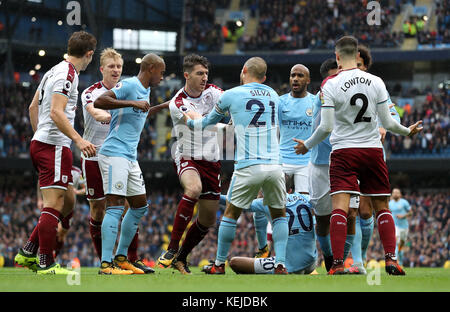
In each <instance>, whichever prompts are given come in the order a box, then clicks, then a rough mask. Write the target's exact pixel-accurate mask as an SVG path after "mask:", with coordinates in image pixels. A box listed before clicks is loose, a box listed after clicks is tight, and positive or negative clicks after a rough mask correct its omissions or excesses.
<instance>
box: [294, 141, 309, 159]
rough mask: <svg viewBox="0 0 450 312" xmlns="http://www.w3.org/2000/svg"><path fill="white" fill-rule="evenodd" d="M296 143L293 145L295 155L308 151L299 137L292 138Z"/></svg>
mask: <svg viewBox="0 0 450 312" xmlns="http://www.w3.org/2000/svg"><path fill="white" fill-rule="evenodd" d="M293 140H294V141H295V142H297V143H298V144H297V145H296V146H295V147H294V149H295V153H296V154H297V155H299V154H302V155H305V154H306V153H307V152H308V149H307V148H306V146H305V141H303V140H299V139H293Z"/></svg>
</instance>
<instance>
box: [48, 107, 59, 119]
mask: <svg viewBox="0 0 450 312" xmlns="http://www.w3.org/2000/svg"><path fill="white" fill-rule="evenodd" d="M58 116H59V110H58V109H55V108H53V107H52V108H51V109H50V118H51V119H52V120H53V121H54V122H56V121H57V120H58V119H59V118H58Z"/></svg>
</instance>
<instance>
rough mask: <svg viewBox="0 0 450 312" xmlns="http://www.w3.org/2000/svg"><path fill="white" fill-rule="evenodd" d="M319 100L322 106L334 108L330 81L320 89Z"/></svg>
mask: <svg viewBox="0 0 450 312" xmlns="http://www.w3.org/2000/svg"><path fill="white" fill-rule="evenodd" d="M319 97H320V102H321V103H322V107H330V108H334V101H333V93H332V90H331V87H330V83H325V84H324V85H323V87H322V89H321V90H320V94H319Z"/></svg>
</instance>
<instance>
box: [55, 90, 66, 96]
mask: <svg viewBox="0 0 450 312" xmlns="http://www.w3.org/2000/svg"><path fill="white" fill-rule="evenodd" d="M53 93H58V94H61V95H64V96H66V97H69V96H68V95H67V94H64V93H63V92H59V91H53Z"/></svg>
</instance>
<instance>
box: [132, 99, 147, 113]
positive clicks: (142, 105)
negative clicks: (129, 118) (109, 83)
mask: <svg viewBox="0 0 450 312" xmlns="http://www.w3.org/2000/svg"><path fill="white" fill-rule="evenodd" d="M133 104H134V105H133V107H134V108H137V109H140V110H141V111H143V112H144V113H146V112H148V110H149V109H150V104H149V103H148V102H147V101H134V103H133Z"/></svg>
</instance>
